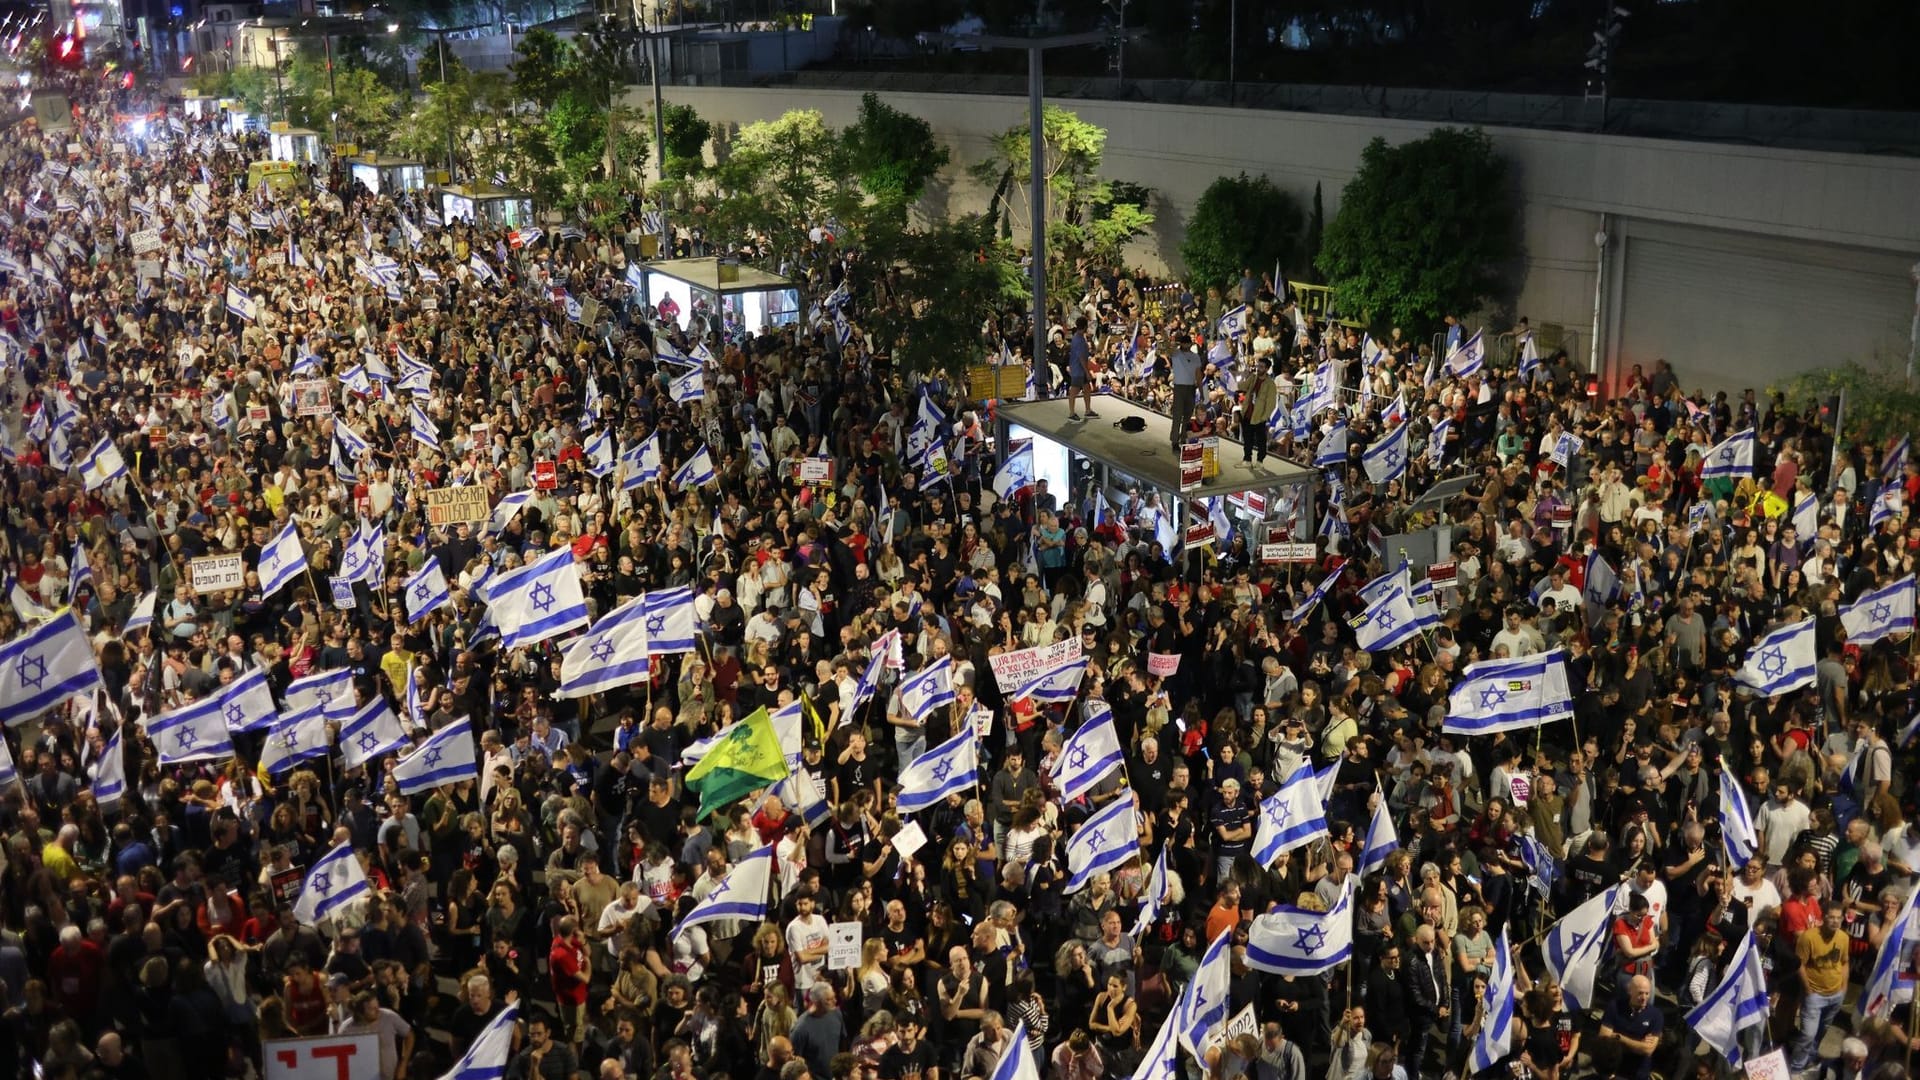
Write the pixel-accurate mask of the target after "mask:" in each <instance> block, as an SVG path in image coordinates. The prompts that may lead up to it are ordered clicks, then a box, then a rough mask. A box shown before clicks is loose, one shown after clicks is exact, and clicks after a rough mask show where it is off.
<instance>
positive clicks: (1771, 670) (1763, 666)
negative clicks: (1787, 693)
mask: <svg viewBox="0 0 1920 1080" xmlns="http://www.w3.org/2000/svg"><path fill="white" fill-rule="evenodd" d="M1785 670H1787V657H1786V654H1785V653H1783V652H1781V651H1780V650H1779V649H1778V648H1771V649H1768V650H1767V651H1766V652H1763V653H1761V654H1760V673H1761V674H1762V675H1765V676H1766V677H1767V678H1769V679H1772V678H1777V677H1778V676H1779V675H1780V673H1781V672H1783V671H1785Z"/></svg>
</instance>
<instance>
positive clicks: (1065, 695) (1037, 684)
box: [1013, 656, 1087, 705]
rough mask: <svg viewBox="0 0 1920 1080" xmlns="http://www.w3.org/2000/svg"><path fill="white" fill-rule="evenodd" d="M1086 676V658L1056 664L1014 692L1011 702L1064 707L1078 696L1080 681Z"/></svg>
mask: <svg viewBox="0 0 1920 1080" xmlns="http://www.w3.org/2000/svg"><path fill="white" fill-rule="evenodd" d="M1086 674H1087V658H1086V657H1085V656H1082V657H1080V658H1079V659H1077V660H1069V661H1067V662H1065V663H1063V664H1057V665H1055V666H1053V667H1051V668H1048V669H1047V670H1045V671H1042V672H1040V673H1039V674H1037V675H1035V676H1034V677H1033V678H1031V679H1028V680H1027V682H1026V685H1024V686H1022V687H1020V689H1018V690H1016V691H1014V694H1013V700H1014V701H1020V700H1023V699H1024V700H1027V701H1032V702H1034V703H1036V704H1040V705H1064V704H1067V703H1069V702H1071V701H1073V699H1074V698H1076V697H1079V696H1080V680H1081V679H1083V678H1085V677H1086Z"/></svg>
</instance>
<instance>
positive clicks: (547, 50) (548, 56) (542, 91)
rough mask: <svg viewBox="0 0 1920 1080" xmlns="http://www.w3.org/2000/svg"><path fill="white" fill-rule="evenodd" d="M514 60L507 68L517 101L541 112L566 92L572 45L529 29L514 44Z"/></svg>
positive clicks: (548, 34)
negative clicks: (523, 102) (520, 100)
mask: <svg viewBox="0 0 1920 1080" xmlns="http://www.w3.org/2000/svg"><path fill="white" fill-rule="evenodd" d="M513 51H514V54H515V59H514V61H513V63H511V64H509V65H507V70H509V71H510V72H512V73H513V86H514V89H515V91H516V92H517V93H518V95H519V96H520V98H521V99H522V100H524V101H527V102H530V103H532V104H533V105H534V106H536V107H538V108H541V109H550V108H552V107H553V106H554V104H555V103H556V102H558V101H559V100H560V97H561V95H562V94H564V93H566V91H567V86H568V80H569V79H570V78H571V71H570V68H571V66H572V64H573V46H572V45H570V44H568V43H567V42H566V41H564V40H562V39H561V38H559V37H558V36H556V35H555V34H554V33H553V31H551V30H541V29H535V30H529V31H527V32H526V34H525V35H524V36H523V37H521V39H520V40H519V41H517V42H515V43H514V46H513Z"/></svg>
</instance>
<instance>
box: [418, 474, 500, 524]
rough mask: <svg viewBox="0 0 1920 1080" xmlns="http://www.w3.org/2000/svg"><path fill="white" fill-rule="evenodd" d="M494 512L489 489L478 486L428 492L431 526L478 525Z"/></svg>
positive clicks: (462, 486)
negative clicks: (489, 497) (488, 498)
mask: <svg viewBox="0 0 1920 1080" xmlns="http://www.w3.org/2000/svg"><path fill="white" fill-rule="evenodd" d="M492 512H493V507H492V506H491V505H490V504H489V503H488V501H487V489H486V488H483V487H481V486H480V485H478V484H461V485H458V486H455V487H443V488H433V489H431V490H429V491H428V492H427V522H428V524H431V525H458V524H461V523H465V524H468V525H478V524H479V523H480V522H482V521H485V520H487V515H489V514H491V513H492Z"/></svg>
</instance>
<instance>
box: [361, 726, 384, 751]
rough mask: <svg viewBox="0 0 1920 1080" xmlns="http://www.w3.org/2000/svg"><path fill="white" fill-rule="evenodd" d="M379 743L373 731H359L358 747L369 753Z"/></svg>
mask: <svg viewBox="0 0 1920 1080" xmlns="http://www.w3.org/2000/svg"><path fill="white" fill-rule="evenodd" d="M379 745H380V740H379V739H378V738H376V737H375V736H374V734H373V732H371V731H363V732H361V733H360V749H362V750H364V751H366V752H367V753H369V754H371V753H373V748H374V747H376V746H379Z"/></svg>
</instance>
